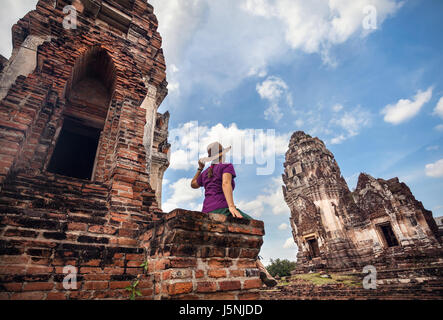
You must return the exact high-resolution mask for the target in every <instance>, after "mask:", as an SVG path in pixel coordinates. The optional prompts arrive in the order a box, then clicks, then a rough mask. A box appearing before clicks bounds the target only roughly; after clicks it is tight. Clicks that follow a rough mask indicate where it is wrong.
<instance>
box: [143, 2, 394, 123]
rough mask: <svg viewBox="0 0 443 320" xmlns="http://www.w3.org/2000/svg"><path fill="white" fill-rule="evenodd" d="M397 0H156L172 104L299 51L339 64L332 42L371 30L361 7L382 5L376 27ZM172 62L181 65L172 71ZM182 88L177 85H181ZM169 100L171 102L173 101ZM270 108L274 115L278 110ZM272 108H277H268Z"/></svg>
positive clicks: (224, 86)
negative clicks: (366, 25)
mask: <svg viewBox="0 0 443 320" xmlns="http://www.w3.org/2000/svg"><path fill="white" fill-rule="evenodd" d="M397 3H398V2H396V1H395V0H347V1H344V0H339V1H338V0H331V1H318V0H317V1H304V0H224V1H210V0H152V1H151V4H152V5H153V6H154V10H155V14H156V15H157V17H158V20H159V31H160V34H161V35H162V38H163V48H164V52H165V57H166V62H167V64H168V81H169V82H170V83H171V86H170V89H171V94H170V95H169V96H168V99H169V100H171V99H172V101H171V107H174V106H175V105H179V103H178V102H179V101H180V100H179V99H180V97H179V96H185V95H188V94H190V93H191V92H192V91H193V88H194V87H195V86H196V85H198V86H199V90H210V91H212V93H215V94H223V93H225V92H227V91H229V90H232V89H234V88H236V87H237V86H238V85H239V84H240V83H241V82H242V80H244V79H245V78H247V77H251V76H258V77H260V78H263V77H265V76H266V74H267V72H266V70H267V69H268V68H269V66H270V65H271V64H272V63H274V62H275V61H279V59H281V58H282V57H284V56H286V55H287V53H288V51H291V50H296V51H302V52H305V53H316V54H318V55H319V56H320V57H321V59H322V60H323V62H324V63H325V64H329V65H332V66H333V65H336V61H335V60H336V59H335V58H334V57H332V56H331V54H330V49H331V48H333V47H334V46H335V45H337V44H341V43H343V42H345V41H347V40H348V39H350V38H351V37H352V36H359V35H360V36H362V37H364V36H366V35H367V34H368V33H369V32H368V31H367V30H363V28H362V21H363V18H364V16H365V15H364V13H363V9H364V7H366V5H368V4H372V5H374V6H375V7H376V8H377V21H378V29H380V26H381V25H382V23H383V22H384V20H385V19H386V18H387V17H388V16H390V15H393V14H394V13H395V12H396V11H397V10H398V8H399V7H400V5H399V4H397ZM171 64H174V65H175V66H176V67H177V68H179V69H180V71H179V72H176V73H174V72H171V70H172V69H171ZM177 88H180V90H178V89H177ZM169 100H168V101H169ZM275 109H276V108H275V107H274V108H273V110H270V112H269V116H270V117H271V116H272V115H274V116H275V115H277V116H278V115H279V113H278V112H274V111H275ZM271 111H272V112H271Z"/></svg>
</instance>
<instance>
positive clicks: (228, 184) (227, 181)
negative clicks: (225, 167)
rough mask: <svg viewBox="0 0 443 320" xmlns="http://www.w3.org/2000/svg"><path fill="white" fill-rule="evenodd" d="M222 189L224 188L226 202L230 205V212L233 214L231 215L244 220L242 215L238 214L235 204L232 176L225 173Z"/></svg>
mask: <svg viewBox="0 0 443 320" xmlns="http://www.w3.org/2000/svg"><path fill="white" fill-rule="evenodd" d="M222 188H223V194H224V195H225V198H226V202H227V203H228V207H229V211H230V212H231V214H232V215H233V216H234V217H236V218H243V217H242V215H241V213H240V212H238V210H237V208H236V207H235V204H234V195H233V192H232V174H230V173H223V180H222Z"/></svg>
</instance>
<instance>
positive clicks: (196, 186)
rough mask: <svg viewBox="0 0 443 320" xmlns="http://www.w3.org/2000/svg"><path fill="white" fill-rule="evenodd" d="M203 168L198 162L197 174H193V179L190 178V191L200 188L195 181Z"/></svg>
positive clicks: (203, 165)
mask: <svg viewBox="0 0 443 320" xmlns="http://www.w3.org/2000/svg"><path fill="white" fill-rule="evenodd" d="M204 167H205V164H204V163H201V162H200V161H199V162H198V169H197V173H196V174H195V176H194V178H192V181H191V188H192V189H198V188H200V187H201V186H200V185H199V184H198V182H197V179H198V176H199V175H200V174H201V173H202V170H203V168H204Z"/></svg>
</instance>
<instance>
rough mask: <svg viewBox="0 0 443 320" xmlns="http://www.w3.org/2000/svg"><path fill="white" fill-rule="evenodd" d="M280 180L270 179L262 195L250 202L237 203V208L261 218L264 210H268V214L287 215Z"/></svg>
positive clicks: (287, 211) (287, 209) (287, 210)
mask: <svg viewBox="0 0 443 320" xmlns="http://www.w3.org/2000/svg"><path fill="white" fill-rule="evenodd" d="M282 184H283V183H282V181H281V178H278V177H277V178H272V179H271V181H270V183H269V185H270V187H269V188H268V189H267V190H264V191H263V193H262V194H260V195H258V196H257V197H256V198H255V199H254V200H252V201H239V202H238V207H239V208H240V209H241V210H243V208H246V209H245V210H244V211H247V210H249V212H251V213H252V214H253V215H255V216H261V215H262V213H263V212H264V210H265V208H269V210H267V211H269V212H272V213H273V214H274V215H281V214H288V215H289V207H288V206H287V205H286V202H285V199H284V197H283V191H282V188H281V186H282Z"/></svg>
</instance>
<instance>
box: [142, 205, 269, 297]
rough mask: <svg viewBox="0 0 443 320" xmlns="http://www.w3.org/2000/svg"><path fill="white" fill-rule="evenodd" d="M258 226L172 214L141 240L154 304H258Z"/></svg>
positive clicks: (220, 217) (260, 225)
mask: <svg viewBox="0 0 443 320" xmlns="http://www.w3.org/2000/svg"><path fill="white" fill-rule="evenodd" d="M263 235H264V225H263V222H262V221H256V220H239V219H235V218H233V217H226V216H224V215H215V214H214V215H210V216H208V215H207V214H204V213H200V212H187V211H183V210H175V211H173V212H171V213H169V214H167V215H165V216H164V217H162V219H161V221H159V222H157V223H155V224H154V225H153V228H152V229H150V230H149V231H148V232H146V233H145V234H144V235H143V236H142V241H143V246H144V247H145V248H146V250H147V253H148V262H149V273H150V274H152V275H153V276H154V282H155V286H154V288H155V293H154V298H155V299H165V298H173V299H223V300H224V299H229V300H236V299H258V298H259V297H260V294H259V291H258V289H259V288H261V286H262V282H261V280H260V278H259V272H258V269H257V266H256V259H257V257H258V253H259V251H260V247H261V245H262V243H263V240H262V236H263Z"/></svg>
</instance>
